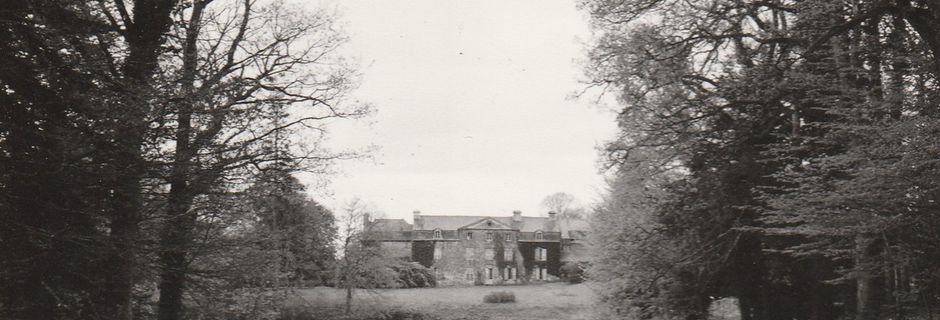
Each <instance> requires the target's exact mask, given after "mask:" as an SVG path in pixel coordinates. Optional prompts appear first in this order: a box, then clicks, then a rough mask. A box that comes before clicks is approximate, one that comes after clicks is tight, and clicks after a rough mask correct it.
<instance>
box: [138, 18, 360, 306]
mask: <svg viewBox="0 0 940 320" xmlns="http://www.w3.org/2000/svg"><path fill="white" fill-rule="evenodd" d="M255 2H256V1H254V0H231V1H212V0H202V1H194V2H193V4H192V6H191V8H189V9H187V10H185V11H184V12H183V13H180V14H181V15H183V14H186V15H187V18H180V19H179V20H180V21H181V23H180V24H179V26H178V27H177V28H178V29H176V30H174V32H172V34H173V35H174V36H175V37H173V39H175V40H173V41H172V42H171V43H172V45H175V46H178V47H179V48H181V51H180V54H179V55H176V56H171V57H168V60H169V63H168V71H169V72H168V73H167V74H168V76H169V77H171V78H169V79H165V87H163V88H161V89H162V90H163V91H165V92H166V95H167V96H169V97H170V98H169V99H168V102H167V104H166V106H164V108H165V109H164V110H163V117H162V118H160V121H161V123H160V127H161V128H162V129H163V130H162V131H157V132H155V135H154V144H155V145H157V146H167V147H166V148H160V149H158V150H157V151H159V152H156V153H155V155H154V163H155V165H156V166H157V167H163V168H165V170H164V171H165V172H167V174H166V177H165V178H164V179H165V183H166V185H168V190H169V192H168V193H167V195H166V212H165V215H164V219H165V220H164V221H165V223H164V225H163V228H162V231H161V236H160V264H161V268H162V270H161V275H160V281H159V282H160V284H159V287H160V299H159V308H158V315H159V319H166V320H169V319H178V318H180V316H181V314H182V310H183V298H182V297H183V293H184V289H185V287H186V278H187V273H188V268H189V266H188V264H189V263H190V261H191V259H190V258H191V257H190V256H191V255H192V250H191V249H192V244H193V237H194V236H195V234H194V230H195V225H196V223H197V221H198V220H199V219H200V217H199V215H198V211H197V210H193V205H194V201H195V200H196V199H197V198H198V197H200V196H201V195H205V194H208V193H210V192H212V191H213V190H214V189H216V188H218V186H219V185H220V183H224V182H227V181H233V180H236V181H237V180H239V179H243V178H244V177H247V176H250V173H251V172H254V171H257V170H258V169H263V168H265V167H270V166H274V167H280V168H285V169H291V168H299V169H311V170H322V169H323V168H325V166H327V165H329V163H330V162H331V161H332V160H334V159H340V158H344V157H349V156H352V154H344V153H333V152H329V151H327V150H323V149H322V148H320V146H319V145H318V144H317V142H318V141H319V139H320V138H321V137H322V135H323V133H324V132H325V130H324V129H323V127H322V125H323V122H324V121H325V120H328V119H334V118H347V117H358V116H362V115H364V114H366V113H367V111H368V109H367V107H365V106H357V107H353V108H341V107H339V103H340V101H341V99H342V96H343V94H344V93H345V92H347V91H348V90H349V89H350V88H351V87H352V86H353V83H354V82H355V81H354V76H353V73H352V71H351V70H350V69H349V68H348V67H347V66H346V65H344V64H343V63H341V61H339V60H338V59H335V58H334V53H335V50H336V49H337V48H338V46H339V45H341V44H342V43H343V42H344V41H345V38H344V37H343V36H342V35H341V34H340V33H338V32H337V31H335V28H333V26H332V23H333V20H332V17H331V16H330V15H328V14H325V13H323V12H317V13H312V14H307V13H305V12H304V11H303V10H297V8H289V7H285V6H284V5H283V4H281V3H273V4H269V5H265V6H260V7H259V6H258V5H256V3H255ZM175 66H178V67H176V68H175V69H174V68H173V67H175ZM300 133H303V134H304V136H305V138H307V139H303V140H297V139H296V137H298V136H299V134H300ZM305 142H307V143H305Z"/></svg>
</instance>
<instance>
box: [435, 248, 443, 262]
mask: <svg viewBox="0 0 940 320" xmlns="http://www.w3.org/2000/svg"><path fill="white" fill-rule="evenodd" d="M442 255H444V250H443V248H441V247H440V246H434V260H441V256H442Z"/></svg>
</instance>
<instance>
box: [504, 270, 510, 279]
mask: <svg viewBox="0 0 940 320" xmlns="http://www.w3.org/2000/svg"><path fill="white" fill-rule="evenodd" d="M503 280H509V268H503Z"/></svg>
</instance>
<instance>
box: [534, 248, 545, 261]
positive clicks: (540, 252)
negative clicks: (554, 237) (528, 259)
mask: <svg viewBox="0 0 940 320" xmlns="http://www.w3.org/2000/svg"><path fill="white" fill-rule="evenodd" d="M545 260H548V249H545V248H535V261H545Z"/></svg>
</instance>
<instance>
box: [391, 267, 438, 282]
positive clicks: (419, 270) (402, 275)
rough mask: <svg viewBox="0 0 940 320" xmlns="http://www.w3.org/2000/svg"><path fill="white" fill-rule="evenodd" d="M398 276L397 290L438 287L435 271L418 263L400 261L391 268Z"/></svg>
mask: <svg viewBox="0 0 940 320" xmlns="http://www.w3.org/2000/svg"><path fill="white" fill-rule="evenodd" d="M389 267H390V268H391V269H392V271H394V272H395V273H396V274H398V279H397V281H396V282H395V284H394V287H395V288H426V287H435V286H437V278H435V276H434V271H432V270H431V269H430V268H428V267H425V266H422V265H421V264H419V263H417V262H409V261H398V262H397V263H393V264H391V265H390V266H389Z"/></svg>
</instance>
